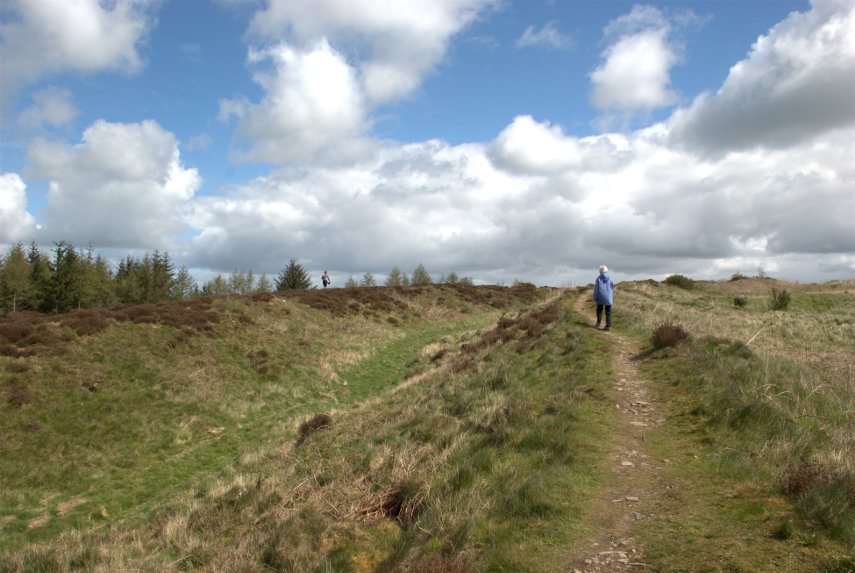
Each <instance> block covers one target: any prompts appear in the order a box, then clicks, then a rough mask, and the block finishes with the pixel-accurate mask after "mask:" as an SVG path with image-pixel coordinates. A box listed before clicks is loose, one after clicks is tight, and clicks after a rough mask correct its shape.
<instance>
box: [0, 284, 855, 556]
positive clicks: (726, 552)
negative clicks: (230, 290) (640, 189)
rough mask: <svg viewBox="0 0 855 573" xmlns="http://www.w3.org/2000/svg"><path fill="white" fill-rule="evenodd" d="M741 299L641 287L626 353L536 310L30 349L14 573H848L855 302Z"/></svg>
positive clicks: (16, 353) (253, 322)
mask: <svg viewBox="0 0 855 573" xmlns="http://www.w3.org/2000/svg"><path fill="white" fill-rule="evenodd" d="M740 282H741V281H740ZM745 285H746V286H750V287H751V288H750V289H747V290H746V294H747V296H753V297H755V299H756V300H752V301H750V302H749V304H748V305H747V307H740V308H734V305H733V302H732V298H733V296H734V292H731V291H728V292H726V293H725V292H721V289H722V288H725V287H733V285H722V284H720V283H714V284H713V283H711V284H709V285H704V284H700V283H699V284H698V287H697V289H696V290H694V291H683V290H681V289H678V288H676V287H671V286H666V285H662V284H658V283H650V282H646V283H628V284H621V285H619V288H618V291H617V295H616V306H615V317H614V318H615V326H616V328H615V329H614V330H613V331H612V332H610V333H604V332H599V331H596V330H594V329H593V328H591V317H592V316H593V315H592V312H591V309H590V308H589V306H588V304H589V303H588V301H587V298H588V297H590V293H589V292H588V293H586V292H582V293H581V294H577V293H576V292H575V291H568V290H556V289H534V288H533V287H531V286H530V285H528V286H526V285H522V286H520V287H514V288H502V287H455V286H450V285H444V286H438V285H433V286H429V287H423V288H415V289H414V288H412V287H411V288H407V289H383V288H377V289H352V290H338V289H336V290H332V291H326V292H324V291H305V292H294V293H287V294H283V293H277V294H276V295H262V296H259V297H256V299H252V298H229V299H202V300H198V301H192V302H186V303H174V304H171V305H162V306H153V307H146V308H141V307H121V308H113V309H105V310H103V311H98V312H85V313H72V314H70V315H65V316H61V317H32V316H30V317H27V316H24V317H17V319H16V320H12V321H6V322H5V323H2V324H0V337H3V338H2V340H0V350H2V354H3V357H2V358H0V373H2V377H3V385H2V389H3V392H4V394H3V405H2V408H3V418H2V420H3V421H2V424H3V427H2V442H0V472H2V476H0V477H2V480H3V483H4V485H6V484H7V483H8V484H9V485H10V487H9V488H4V491H3V492H2V493H0V503H1V504H2V505H0V512H2V513H0V519H2V522H0V523H2V529H0V546H2V547H4V550H3V551H4V555H3V557H2V558H0V571H18V570H55V571H71V570H86V571H115V570H130V569H133V570H142V571H178V570H197V571H227V570H229V571H235V570H240V571H270V570H278V571H315V570H316V571H451V572H454V571H487V570H489V571H557V570H568V569H569V570H573V568H578V569H579V570H589V571H623V570H633V568H639V567H642V566H643V567H644V568H650V569H652V570H698V571H707V570H708V571H718V570H764V569H766V568H775V567H778V568H780V567H782V566H784V564H786V566H787V568H788V569H790V570H796V571H814V570H829V571H847V570H849V569H851V568H852V567H853V560H852V559H853V558H852V555H853V553H855V552H853V551H852V547H853V546H852V544H853V542H855V539H853V537H852V533H853V531H855V530H853V529H852V528H851V527H850V526H851V524H852V523H855V521H853V520H855V517H853V516H855V488H853V484H855V480H853V475H855V472H853V471H852V468H851V465H848V464H849V463H850V462H849V460H851V459H852V458H848V457H846V456H848V455H849V453H850V452H852V451H853V450H852V448H853V438H852V433H851V431H850V430H851V424H852V411H853V410H852V404H853V403H855V402H853V399H852V389H851V388H849V390H847V386H846V383H847V381H848V379H846V378H845V376H843V370H842V367H843V366H844V365H845V364H846V360H849V359H850V357H851V354H847V351H848V350H849V349H850V347H848V346H846V344H845V341H846V337H847V336H849V334H850V333H851V329H852V328H853V324H855V320H853V319H855V298H853V296H852V295H851V294H849V293H847V292H845V290H843V289H836V288H826V289H825V292H824V293H819V294H817V293H816V292H815V291H816V290H823V288H821V287H819V286H815V288H813V289H811V290H810V291H805V292H796V293H795V294H794V297H793V307H792V309H791V310H790V311H787V314H782V313H771V314H770V312H769V311H768V310H767V309H766V307H765V305H763V304H761V301H760V300H759V294H757V293H759V292H760V291H759V290H757V291H756V292H755V290H754V289H755V287H756V285H754V284H752V283H745ZM750 293H754V294H750ZM737 294H738V293H737ZM666 321H667V322H670V323H671V324H674V323H677V322H679V324H680V325H682V326H681V328H685V329H686V331H687V334H688V338H687V339H686V340H685V341H682V342H679V343H675V344H674V345H665V346H661V347H659V348H654V347H653V346H652V345H651V344H650V335H651V332H652V331H653V330H655V329H656V328H657V326H658V325H660V324H661V323H662V322H666ZM720 321H721V322H720ZM757 321H760V323H761V325H762V324H766V327H765V330H764V332H763V334H762V335H761V336H757V337H755V338H754V340H753V341H752V343H751V344H750V345H747V344H746V343H745V342H744V340H747V338H748V337H745V336H744V334H743V333H744V332H745V331H752V334H753V329H754V327H755V326H756V323H757ZM829 321H830V322H831V323H832V324H833V325H829V324H828V323H829ZM725 323H727V324H730V325H732V326H731V327H730V328H728V329H725V328H724V327H723V326H722V324H725ZM795 324H798V325H800V327H801V328H802V329H803V330H804V335H803V336H802V337H801V338H794V337H793V332H794V328H793V325H795ZM761 327H762V326H761ZM826 327H827V328H826ZM820 333H822V336H824V338H823V339H822V342H821V343H817V342H815V341H814V342H812V340H814V339H815V338H816V337H818V336H819V335H820ZM749 336H751V334H749ZM761 337H767V338H764V345H765V346H763V347H762V348H760V347H758V346H757V345H756V343H757V342H759V341H760V338H761ZM776 341H777V342H776ZM788 347H790V348H792V349H793V351H794V353H795V354H797V355H798V356H807V355H806V354H805V352H809V353H812V354H810V357H811V358H814V357H815V358H816V359H817V360H820V361H821V362H822V364H823V365H824V366H825V368H823V369H817V368H815V365H814V363H813V362H812V361H810V360H808V359H807V358H803V359H802V358H800V359H799V360H798V361H797V362H796V363H793V362H792V360H791V357H790V358H788V357H787V356H784V354H786V353H785V352H783V350H784V349H786V348H788ZM815 347H816V348H815ZM819 347H821V349H820V348H819ZM814 353H815V354H814ZM834 361H836V362H834ZM832 363H833V364H836V365H838V366H839V367H838V366H831V364H832ZM850 363H851V362H850ZM812 376H817V377H818V378H816V379H814V378H811V377H812ZM807 383H810V384H811V385H810V387H809V388H808V387H801V386H805V385H806V384H807ZM799 385H801V386H799ZM641 388H644V395H642V394H641V393H640V392H641V390H640V389H641ZM773 390H774V391H773ZM796 392H801V393H802V395H803V396H804V398H803V399H801V400H799V401H797V402H798V403H795V404H790V403H789V402H787V401H786V400H781V399H777V400H776V397H777V398H780V396H790V395H795V393H796ZM847 392H849V393H848V394H847ZM790 402H795V401H792V400H790ZM794 406H795V407H794ZM820 407H822V408H825V409H824V410H821V411H820V410H817V408H820ZM653 412H655V414H653ZM806 414H807V415H806ZM772 415H774V418H773V417H772ZM820 415H821V416H822V417H823V418H822V419H823V423H822V424H817V423H814V422H813V420H819V416H820ZM632 422H639V424H633V423H632ZM847 432H849V433H847ZM835 453H837V457H836V458H835ZM623 462H628V464H624V463H623ZM629 464H631V465H629ZM621 484H623V485H621ZM618 494H619V496H620V502H615V500H616V499H618V497H615V496H616V495H618ZM823 504H824V506H823V507H819V506H821V505H823ZM615 512H618V513H615ZM610 516H611V517H610ZM618 526H619V527H618ZM594 543H598V544H599V545H593V544H594ZM633 550H634V551H633ZM621 553H623V554H624V555H623V556H621V555H620V554H621Z"/></svg>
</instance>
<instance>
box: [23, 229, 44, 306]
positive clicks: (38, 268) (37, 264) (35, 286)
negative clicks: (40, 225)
mask: <svg viewBox="0 0 855 573" xmlns="http://www.w3.org/2000/svg"><path fill="white" fill-rule="evenodd" d="M27 263H29V265H30V288H29V289H28V294H29V295H30V297H29V300H27V308H29V309H31V310H43V309H44V308H45V307H46V306H50V303H49V302H46V299H47V291H48V284H49V282H50V261H49V260H48V258H47V255H45V254H43V253H41V252H40V251H39V247H38V245H36V242H35V241H33V242H32V243H30V250H29V252H28V253H27ZM46 312H49V310H47V311H46Z"/></svg>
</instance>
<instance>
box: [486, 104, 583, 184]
mask: <svg viewBox="0 0 855 573" xmlns="http://www.w3.org/2000/svg"><path fill="white" fill-rule="evenodd" d="M493 156H494V158H495V159H496V161H497V162H499V163H501V164H504V165H507V166H508V167H509V168H510V169H512V170H515V171H517V172H520V173H530V174H533V175H534V174H541V175H545V174H549V173H558V172H561V171H564V170H566V169H570V168H572V167H578V166H580V164H581V162H582V160H583V159H584V152H583V150H582V148H581V146H580V145H579V142H578V141H577V140H576V139H575V138H572V137H567V136H566V135H564V133H563V131H562V129H561V127H560V126H551V125H550V124H549V123H548V122H547V123H545V124H540V123H537V122H535V121H534V119H533V118H532V117H531V116H528V115H525V116H519V117H517V118H515V119H514V121H513V123H511V124H510V125H509V126H508V127H506V128H505V129H504V130H503V131H502V133H500V134H499V136H498V137H497V138H496V141H495V142H494V145H493Z"/></svg>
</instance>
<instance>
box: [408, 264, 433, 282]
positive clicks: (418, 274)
mask: <svg viewBox="0 0 855 573" xmlns="http://www.w3.org/2000/svg"><path fill="white" fill-rule="evenodd" d="M431 282H433V281H432V280H431V278H430V275H429V274H428V272H427V270H425V266H424V265H423V264H421V263H419V264H418V266H416V268H415V270H413V276H412V278H411V279H410V283H411V284H414V285H429V284H430V283H431Z"/></svg>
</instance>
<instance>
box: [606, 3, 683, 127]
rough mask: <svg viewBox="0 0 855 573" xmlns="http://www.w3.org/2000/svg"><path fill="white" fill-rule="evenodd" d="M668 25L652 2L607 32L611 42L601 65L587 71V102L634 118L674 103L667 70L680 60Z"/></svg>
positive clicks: (639, 8)
mask: <svg viewBox="0 0 855 573" xmlns="http://www.w3.org/2000/svg"><path fill="white" fill-rule="evenodd" d="M671 32H672V27H671V25H670V23H669V22H668V20H667V19H666V18H665V16H664V15H663V14H662V13H661V12H660V11H659V10H658V9H656V8H653V7H651V6H635V7H634V8H633V10H632V12H631V13H630V14H627V15H625V16H622V17H620V18H618V19H616V20H614V21H612V22H611V23H610V24H609V26H607V28H606V30H605V35H606V38H607V39H608V40H609V41H610V42H611V43H610V44H609V45H608V47H607V48H606V49H605V50H604V51H603V53H602V57H603V60H604V61H603V63H602V64H601V65H600V66H598V67H597V68H596V69H595V70H594V71H593V72H591V75H590V78H591V84H592V91H591V103H592V104H593V105H594V106H595V107H597V108H599V109H601V110H603V111H605V112H608V113H617V114H618V115H622V116H632V115H634V114H635V113H638V112H639V111H641V112H647V111H650V110H652V109H655V108H657V107H662V106H667V105H671V104H673V103H675V102H676V101H677V94H676V93H675V92H674V91H673V90H672V89H670V87H669V86H670V83H671V77H670V71H671V68H672V67H673V66H674V65H675V64H676V63H677V62H678V61H679V60H680V56H679V54H678V51H677V50H678V47H677V46H676V45H675V44H674V43H673V42H672V40H671V37H670V36H671Z"/></svg>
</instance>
